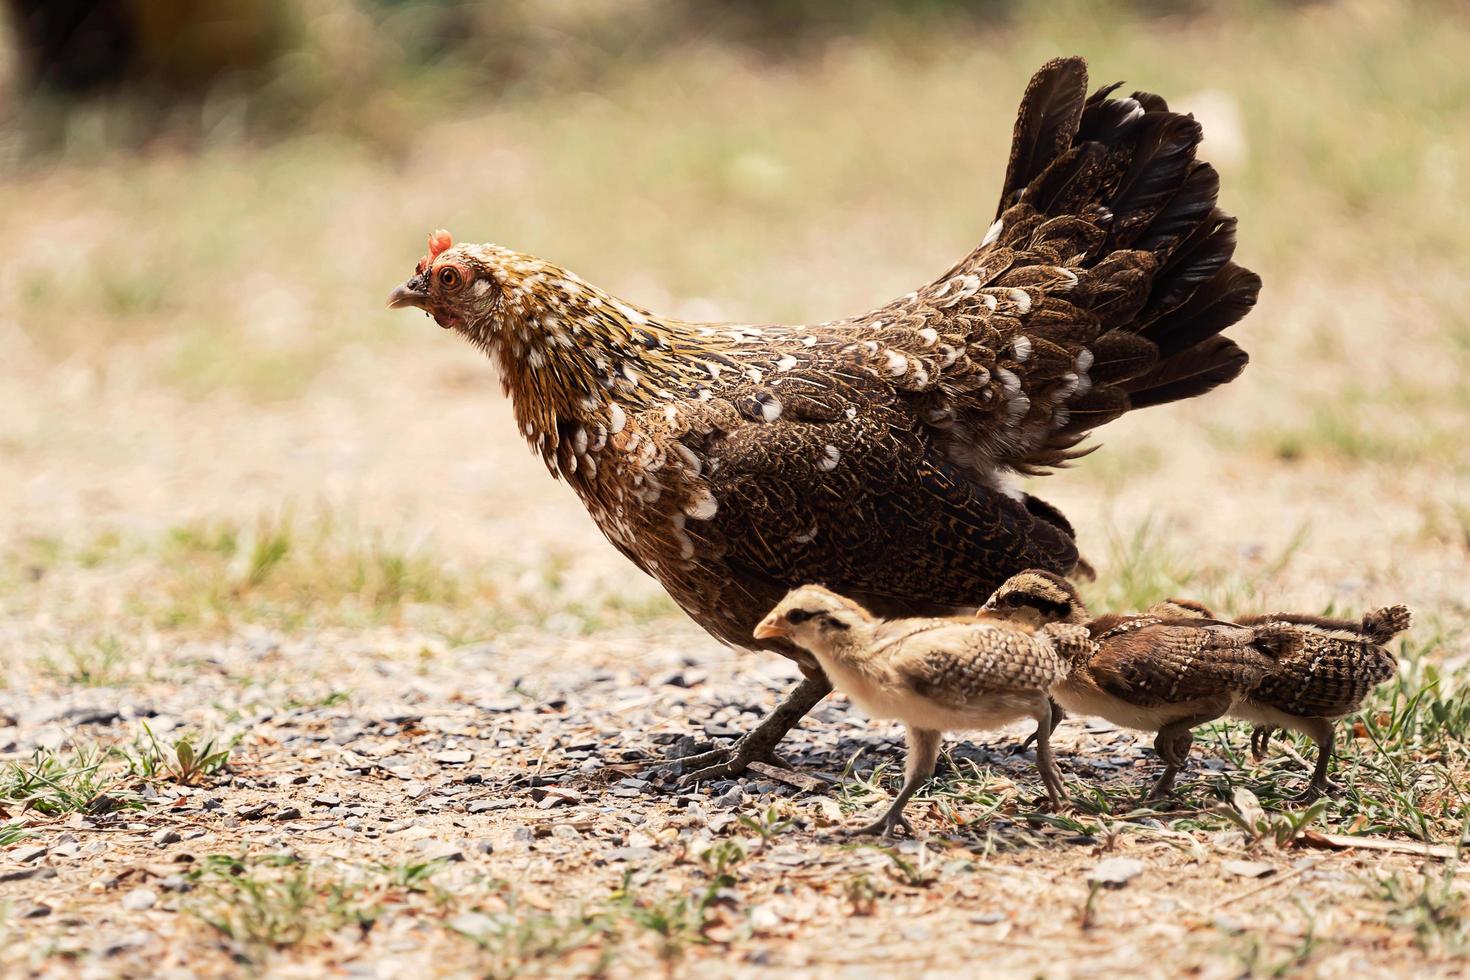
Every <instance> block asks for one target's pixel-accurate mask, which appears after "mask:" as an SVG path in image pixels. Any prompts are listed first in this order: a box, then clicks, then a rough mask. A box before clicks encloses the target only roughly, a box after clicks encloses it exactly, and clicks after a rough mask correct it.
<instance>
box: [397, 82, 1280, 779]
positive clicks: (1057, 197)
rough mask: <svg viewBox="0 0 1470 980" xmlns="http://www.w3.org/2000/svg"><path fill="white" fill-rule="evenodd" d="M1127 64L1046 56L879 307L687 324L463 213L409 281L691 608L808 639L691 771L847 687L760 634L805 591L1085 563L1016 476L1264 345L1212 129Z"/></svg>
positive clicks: (596, 505) (1059, 523)
mask: <svg viewBox="0 0 1470 980" xmlns="http://www.w3.org/2000/svg"><path fill="white" fill-rule="evenodd" d="M1115 88H1116V86H1108V87H1106V88H1103V89H1100V90H1099V91H1097V92H1094V93H1093V94H1092V95H1091V96H1089V95H1088V94H1087V70H1086V65H1085V63H1084V62H1083V61H1082V59H1080V58H1065V59H1059V60H1056V61H1052V62H1050V63H1048V64H1046V65H1045V66H1043V67H1042V69H1041V70H1040V71H1039V72H1037V74H1036V76H1035V77H1034V78H1033V79H1032V80H1031V83H1030V85H1029V86H1027V89H1026V93H1025V95H1024V97H1023V98H1022V101H1021V108H1020V112H1019V114H1018V116H1017V120H1016V125H1015V137H1014V142H1013V144H1012V147H1011V153H1010V162H1009V165H1008V166H1007V168H1006V175H1005V181H1004V185H1003V186H1002V188H1001V194H1000V203H999V206H998V207H997V208H996V211H995V218H994V222H993V223H992V224H991V225H990V226H989V229H988V230H987V231H985V232H984V237H983V239H982V240H981V242H980V244H979V245H978V246H977V247H976V248H975V249H973V250H972V251H971V252H970V253H969V254H968V255H965V256H964V257H963V258H961V259H960V260H959V261H958V262H956V263H955V264H954V265H953V266H952V267H950V268H949V269H948V270H946V271H944V272H943V273H942V274H941V275H939V276H938V277H936V278H935V279H933V280H932V281H930V282H928V283H925V284H922V285H920V286H918V288H916V289H914V290H912V291H911V292H907V293H905V294H904V295H902V296H900V297H899V298H897V299H895V300H894V301H893V302H891V303H888V304H886V305H884V306H881V307H879V308H878V309H875V310H872V311H871V312H867V313H862V314H860V315H857V316H851V317H846V318H843V319H837V320H830V321H827V322H824V323H818V324H815V325H811V326H769V325H768V326H756V325H743V324H731V323H691V322H688V321H685V320H680V319H678V318H676V317H671V316H663V315H660V314H658V313H656V312H654V311H652V310H649V309H647V308H645V307H642V306H639V305H638V304H637V303H632V302H629V301H626V300H623V299H620V298H618V297H616V296H614V295H612V294H611V293H609V292H607V291H605V290H603V289H599V288H598V287H597V286H595V285H593V284H592V283H590V282H588V281H587V280H585V279H583V278H581V277H580V276H578V275H576V274H575V273H573V272H571V271H569V270H567V269H565V268H562V267H561V266H558V265H556V264H554V263H552V262H548V261H546V260H544V259H540V258H536V257H534V256H531V255H526V254H524V253H522V252H518V251H515V250H513V249H510V248H506V247H504V246H501V245H490V244H458V245H456V244H453V242H452V241H451V239H450V236H449V234H448V233H447V232H438V233H435V234H434V235H433V236H432V237H431V239H430V243H429V253H428V254H427V255H425V256H424V258H423V259H422V260H420V262H419V265H418V267H417V268H416V270H415V272H414V274H413V276H412V277H410V278H409V279H408V280H407V281H406V282H405V283H404V284H403V285H401V286H399V287H398V288H397V289H395V290H394V291H393V293H392V295H391V296H390V298H389V305H390V306H393V307H403V308H415V309H420V310H423V311H425V312H426V313H428V314H429V315H430V316H432V317H433V318H434V320H435V321H437V322H438V323H439V324H440V325H441V326H443V327H445V328H446V329H450V330H453V331H454V332H456V333H458V334H460V335H462V336H464V337H465V338H467V339H468V340H469V341H470V342H471V343H473V344H474V345H475V346H476V347H478V348H480V349H482V350H483V351H485V352H486V353H487V354H488V355H490V356H491V357H492V358H493V359H494V361H495V363H496V365H497V366H498V368H499V374H500V381H501V384H502V386H503V387H504V389H505V391H506V393H507V394H508V395H509V396H510V398H511V400H512V402H513V403H514V409H515V417H516V422H517V425H518V426H519V428H520V431H521V433H522V434H523V435H524V436H525V438H526V440H527V442H529V443H530V445H531V447H532V449H533V450H534V451H535V452H536V453H537V454H539V455H540V456H541V458H542V459H543V460H544V461H545V463H546V466H547V467H548V468H549V469H550V470H551V473H552V475H553V476H555V477H558V478H560V479H564V480H566V481H567V483H568V484H569V485H570V486H571V487H572V489H573V490H574V491H575V492H576V493H577V495H578V496H579V497H580V498H581V499H582V502H583V503H584V504H585V505H586V507H587V509H588V512H589V513H590V514H591V515H592V518H593V520H594V521H596V523H597V525H598V527H599V528H601V530H602V532H603V534H605V535H606V536H607V538H608V539H609V540H610V541H611V542H612V544H613V545H614V546H615V547H616V548H617V549H618V550H619V551H621V552H622V553H623V554H624V555H626V556H627V557H628V558H629V559H631V560H632V561H633V562H634V563H635V564H636V565H637V566H638V567H639V568H640V569H642V570H644V571H645V572H647V573H648V574H649V575H652V576H654V577H655V578H656V579H658V580H659V582H660V583H662V584H663V586H664V587H665V588H666V589H667V590H668V592H669V594H670V596H672V597H673V599H674V601H675V602H677V603H678V604H679V605H680V606H681V607H682V608H683V609H684V610H685V611H686V612H687V613H688V614H689V615H690V616H691V617H693V618H694V619H695V621H697V622H698V623H699V624H700V625H701V626H703V627H704V628H705V629H707V630H709V631H710V632H711V633H712V634H714V635H715V636H716V637H718V638H720V639H721V640H724V641H725V642H727V643H730V644H733V645H737V646H745V647H752V646H754V647H756V648H760V649H765V650H773V651H776V652H779V653H783V654H785V655H787V656H790V657H793V658H795V659H796V660H798V662H799V663H801V664H802V666H803V670H804V671H805V672H806V673H807V675H808V680H807V681H806V682H805V683H803V684H802V685H801V687H799V688H798V689H797V690H796V691H795V692H794V693H793V694H792V695H791V697H790V698H789V699H788V701H787V703H786V704H784V705H783V706H782V707H781V708H780V709H779V710H778V712H777V714H776V715H774V716H772V717H771V718H770V719H768V720H767V721H765V722H763V723H762V724H761V726H760V727H759V728H757V729H756V730H755V731H754V732H752V733H751V734H750V735H749V736H748V737H746V738H745V739H742V740H741V742H740V743H738V744H737V745H736V746H735V747H734V748H733V750H729V751H723V750H722V751H721V752H718V753H715V754H712V755H711V756H709V757H707V758H705V759H703V760H698V761H697V762H696V764H700V763H704V764H709V768H707V769H705V770H703V771H699V772H695V773H692V774H691V775H690V777H688V778H693V779H698V778H703V777H714V776H728V775H731V774H733V773H736V772H739V771H741V770H742V769H743V768H744V767H745V765H746V764H747V763H749V762H751V761H754V760H756V759H760V758H768V757H769V755H770V753H771V751H772V749H773V748H774V747H775V744H776V742H777V741H779V739H780V738H781V737H782V736H783V735H784V734H785V732H786V731H787V730H788V729H789V728H790V727H791V726H792V725H793V724H794V723H795V722H796V721H797V720H798V719H800V717H801V716H802V715H803V714H804V713H805V712H806V711H807V710H808V709H810V708H811V706H812V705H814V704H815V703H816V702H817V701H818V700H820V699H821V697H822V696H823V695H824V694H825V693H826V692H827V690H829V689H830V688H829V686H828V685H827V683H826V681H825V679H823V678H821V676H820V673H819V671H818V669H817V667H816V664H815V662H814V661H813V660H812V659H811V657H810V655H808V654H807V653H805V652H803V651H801V650H800V649H798V648H797V647H795V646H794V645H792V644H791V643H789V642H788V641H786V640H785V639H784V638H782V637H770V638H766V639H762V640H759V641H752V640H751V630H752V629H753V628H754V626H755V624H756V623H757V622H758V621H759V620H760V618H761V616H763V615H764V614H765V612H766V611H767V610H768V609H770V608H771V606H773V605H774V604H775V603H776V602H777V601H778V600H780V598H781V597H782V596H783V595H785V594H786V592H787V591H788V590H789V589H792V588H795V587H796V586H799V585H802V584H804V583H807V582H821V583H824V584H826V585H828V586H830V587H832V588H834V589H836V590H838V591H839V592H841V593H842V594H844V595H850V596H853V597H854V598H856V599H858V600H860V601H861V602H863V603H864V604H865V605H867V606H868V607H869V608H872V609H873V610H874V611H875V612H876V613H879V614H881V615H885V616H928V615H949V614H954V613H958V612H962V611H964V610H967V609H971V608H973V604H974V602H975V598H976V597H977V596H983V595H988V594H989V593H990V592H991V590H993V589H994V588H995V587H996V586H997V585H999V584H1000V583H1001V582H1002V581H1004V580H1005V578H1006V577H1007V576H1010V575H1013V574H1015V573H1016V572H1019V571H1021V570H1022V569H1025V568H1033V567H1037V568H1046V569H1050V570H1052V571H1056V572H1061V573H1066V572H1068V571H1070V570H1071V569H1072V568H1073V567H1074V566H1075V565H1076V563H1077V549H1076V545H1075V543H1074V541H1073V535H1072V528H1071V526H1070V525H1069V524H1068V523H1067V520H1066V519H1065V518H1064V517H1063V516H1062V515H1061V514H1060V513H1059V512H1058V511H1057V510H1056V509H1055V508H1053V507H1051V506H1049V505H1047V504H1046V503H1044V502H1042V501H1040V500H1037V499H1036V498H1034V497H1031V496H1029V495H1027V494H1023V493H1020V492H1019V491H1017V490H1016V489H1015V488H1014V483H1015V481H1016V478H1017V477H1018V476H1021V475H1028V474H1034V473H1040V472H1043V471H1045V470H1047V469H1049V468H1051V467H1054V466H1056V465H1058V464H1061V463H1063V462H1065V461H1067V460H1068V459H1070V458H1072V457H1074V456H1076V455H1078V454H1079V449H1078V444H1079V443H1080V442H1081V441H1082V440H1083V439H1084V438H1085V437H1086V436H1087V434H1088V433H1089V432H1090V431H1091V430H1092V429H1094V428H1096V427H1097V426H1099V425H1102V424H1103V423H1105V422H1108V421H1110V420H1112V419H1115V418H1117V417H1118V416H1120V415H1122V414H1124V413H1125V412H1127V411H1129V410H1131V409H1135V408H1142V407H1145V406H1150V405H1159V404H1163V403H1166V402H1171V401H1175V400H1178V399H1181V398H1189V397H1193V396H1195V395H1199V394H1202V393H1204V392H1206V391H1209V390H1210V389H1211V388H1214V387H1215V386H1217V385H1220V384H1224V383H1225V382H1227V381H1230V380H1231V379H1232V378H1234V377H1235V376H1236V375H1237V374H1239V373H1240V371H1241V369H1242V368H1243V367H1244V366H1245V363H1246V355H1245V353H1244V352H1243V351H1241V350H1240V348H1238V347H1237V346H1236V345H1235V344H1234V343H1232V342H1231V341H1229V340H1227V339H1226V338H1225V337H1223V336H1221V335H1220V334H1221V331H1223V330H1225V329H1226V328H1227V327H1229V326H1230V325H1231V324H1233V323H1235V322H1236V321H1237V320H1239V319H1240V318H1241V317H1242V316H1244V315H1245V314H1246V313H1247V312H1248V311H1249V310H1250V308H1251V306H1252V305H1253V304H1254V303H1255V300H1256V293H1257V291H1258V289H1259V287H1260V280H1259V279H1258V278H1257V277H1256V276H1255V274H1253V273H1251V272H1250V271H1248V270H1246V269H1244V268H1241V267H1240V266H1238V265H1236V264H1235V263H1233V262H1232V261H1231V256H1232V254H1233V253H1234V251H1235V219H1234V218H1232V217H1230V216H1229V215H1227V214H1225V213H1224V212H1223V211H1221V210H1220V209H1219V208H1218V207H1216V203H1215V202H1216V196H1217V193H1218V191H1219V176H1218V175H1217V174H1216V172H1215V170H1214V168H1212V167H1211V166H1210V165H1209V164H1207V163H1205V162H1203V161H1201V160H1199V159H1198V158H1197V157H1196V156H1195V151H1196V149H1197V148H1198V147H1199V144H1200V139H1201V131H1200V126H1199V124H1198V123H1197V122H1195V120H1194V119H1193V118H1191V117H1190V116H1187V115H1183V114H1180V113H1177V112H1172V111H1170V109H1169V107H1168V106H1167V105H1166V104H1165V102H1164V100H1163V99H1161V98H1160V97H1158V96H1156V95H1150V94H1148V93H1143V92H1137V93H1134V94H1133V96H1131V97H1126V98H1124V97H1115V95H1114V89H1115ZM971 122H972V123H973V124H974V125H989V124H990V123H989V122H987V121H985V120H972V121H971ZM688 761H690V760H686V762H688Z"/></svg>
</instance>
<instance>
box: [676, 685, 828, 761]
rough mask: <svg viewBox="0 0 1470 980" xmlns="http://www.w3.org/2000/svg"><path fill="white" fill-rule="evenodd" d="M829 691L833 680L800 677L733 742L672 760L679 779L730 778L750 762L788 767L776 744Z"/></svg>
mask: <svg viewBox="0 0 1470 980" xmlns="http://www.w3.org/2000/svg"><path fill="white" fill-rule="evenodd" d="M831 691H832V682H831V681H829V680H827V678H826V677H824V676H822V675H821V674H818V675H817V676H816V677H807V678H803V679H802V682H801V683H800V684H798V685H796V687H795V688H794V689H793V690H792V692H791V693H790V694H788V695H786V700H784V701H782V702H781V703H780V704H779V705H777V706H776V710H775V711H772V712H771V713H770V714H769V715H767V716H766V717H765V720H764V721H762V722H761V723H760V724H759V725H757V726H756V727H755V728H753V729H751V730H750V731H749V732H747V733H746V734H745V736H744V737H742V738H741V739H740V740H739V741H738V742H736V743H735V744H734V745H732V746H730V747H729V748H725V749H715V750H714V751H713V752H703V753H701V754H699V755H692V756H686V757H685V758H683V759H677V760H675V761H676V762H678V763H679V765H680V766H681V767H682V769H683V771H684V775H683V776H681V777H680V779H679V782H680V783H682V784H683V785H686V786H687V785H689V784H691V783H699V782H704V781H707V780H711V779H730V778H733V777H735V776H738V775H740V774H741V773H742V772H744V771H745V769H746V767H747V766H749V765H750V764H751V763H752V762H766V763H771V764H773V765H778V766H782V767H785V768H790V767H789V766H786V763H785V762H784V761H783V760H782V759H781V758H780V757H779V756H777V755H776V746H777V745H778V744H780V742H781V739H783V738H785V737H786V733H787V732H789V731H791V729H793V728H795V727H796V725H797V723H798V722H800V721H801V719H802V718H803V717H805V716H806V713H807V712H808V711H810V710H812V708H814V707H816V704H817V702H818V701H820V700H822V699H823V698H824V697H826V696H827V695H828V694H829V693H831ZM668 765H669V763H667V762H660V763H658V765H656V766H654V767H653V768H655V769H661V768H664V767H666V766H668Z"/></svg>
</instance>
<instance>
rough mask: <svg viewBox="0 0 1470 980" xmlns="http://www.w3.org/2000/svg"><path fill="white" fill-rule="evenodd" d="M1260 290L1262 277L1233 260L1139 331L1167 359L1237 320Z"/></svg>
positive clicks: (1253, 303) (1248, 307)
mask: <svg viewBox="0 0 1470 980" xmlns="http://www.w3.org/2000/svg"><path fill="white" fill-rule="evenodd" d="M1260 291H1261V277H1260V276H1258V275H1256V274H1255V273H1254V272H1252V271H1250V270H1249V269H1242V268H1241V267H1240V266H1238V265H1236V264H1235V263H1233V262H1232V263H1230V264H1229V265H1227V266H1225V267H1224V268H1223V269H1221V270H1220V271H1219V272H1218V273H1216V274H1215V275H1214V276H1213V277H1212V278H1211V279H1210V280H1209V281H1208V282H1206V283H1205V284H1204V285H1202V286H1200V287H1199V288H1198V289H1196V290H1195V291H1194V295H1192V296H1190V297H1189V299H1187V300H1185V301H1184V302H1183V303H1181V304H1179V306H1177V307H1176V308H1174V309H1173V310H1170V311H1169V312H1168V313H1166V314H1164V315H1162V316H1159V317H1157V318H1156V319H1154V321H1153V322H1152V323H1150V324H1149V325H1148V326H1147V327H1145V328H1144V329H1143V330H1142V331H1141V333H1142V335H1143V336H1144V337H1146V338H1148V339H1149V340H1152V341H1153V342H1154V343H1155V344H1157V345H1158V347H1159V357H1160V358H1162V359H1164V360H1165V361H1167V360H1168V359H1169V358H1171V357H1176V356H1178V355H1179V354H1181V353H1183V352H1185V351H1187V350H1189V349H1190V348H1191V347H1194V346H1195V345H1197V344H1201V343H1203V342H1204V341H1206V340H1208V339H1210V338H1211V337H1213V336H1215V335H1216V334H1218V333H1219V332H1220V331H1222V330H1224V329H1225V328H1226V327H1229V326H1231V325H1233V324H1235V323H1236V322H1238V321H1239V320H1240V319H1241V318H1242V317H1244V316H1245V315H1246V314H1247V313H1249V312H1250V311H1251V307H1253V306H1255V305H1256V296H1257V295H1258V294H1259V293H1260Z"/></svg>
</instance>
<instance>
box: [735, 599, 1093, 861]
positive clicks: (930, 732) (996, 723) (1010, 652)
mask: <svg viewBox="0 0 1470 980" xmlns="http://www.w3.org/2000/svg"><path fill="white" fill-rule="evenodd" d="M1071 634H1075V635H1071ZM755 636H756V638H757V639H773V638H777V637H780V638H783V639H785V640H787V641H789V642H791V643H793V644H795V645H796V646H799V647H801V648H802V649H804V650H807V651H808V652H810V653H811V654H812V656H814V657H815V658H816V659H817V662H818V663H820V664H821V666H822V670H823V672H824V673H825V674H826V675H827V677H828V679H830V680H831V682H832V686H833V687H835V688H836V689H837V690H839V691H842V692H844V693H846V694H847V696H848V697H850V698H851V699H852V700H853V702H854V703H855V704H856V705H857V706H858V707H860V708H862V709H863V710H864V711H866V712H867V713H868V714H870V715H872V716H873V717H874V718H896V719H898V720H900V721H902V722H903V723H904V724H905V725H906V726H908V756H907V759H906V761H905V765H904V784H903V789H902V790H901V791H900V792H899V794H898V797H897V798H896V799H895V800H894V801H893V804H892V806H890V807H889V808H888V812H887V813H885V814H884V815H883V816H882V817H881V818H880V819H879V820H878V821H877V822H875V823H873V824H871V825H870V826H867V827H863V828H862V829H861V830H859V831H857V833H882V834H883V835H884V836H888V835H890V834H892V833H893V832H894V830H895V828H897V827H900V826H902V827H903V828H904V829H905V830H908V831H909V832H910V833H912V832H913V828H912V827H911V826H910V824H909V822H908V820H907V819H905V817H904V815H903V810H904V807H905V805H906V804H907V803H908V801H909V798H910V797H911V796H913V795H914V791H915V790H917V789H918V788H919V787H920V786H921V785H922V784H923V783H924V782H925V780H927V779H928V778H929V777H930V776H932V775H933V774H934V764H935V762H936V761H937V759H938V757H939V742H940V739H941V737H942V736H943V733H944V732H946V731H951V730H954V729H976V728H999V727H1001V726H1003V725H1007V724H1010V723H1011V722H1013V721H1016V720H1018V719H1020V718H1034V719H1036V723H1037V732H1038V734H1039V737H1038V739H1037V746H1036V766H1037V768H1038V769H1039V770H1040V772H1041V779H1042V782H1043V783H1045V785H1046V793H1047V796H1048V797H1049V798H1050V801H1051V805H1052V806H1053V807H1058V808H1059V807H1061V806H1062V804H1063V802H1064V801H1065V799H1066V793H1065V791H1064V790H1063V788H1062V775H1061V772H1060V771H1059V770H1058V769H1057V765H1056V760H1055V759H1053V758H1052V753H1051V740H1050V737H1049V736H1050V734H1051V728H1052V725H1051V705H1050V702H1049V700H1048V699H1047V695H1046V691H1047V688H1048V687H1050V686H1051V685H1052V684H1053V683H1055V681H1056V680H1057V678H1058V677H1059V676H1060V675H1061V673H1062V670H1063V664H1064V661H1063V658H1062V656H1061V655H1059V654H1058V652H1057V650H1056V649H1055V648H1054V647H1053V644H1052V642H1051V641H1050V637H1051V636H1055V637H1056V638H1057V639H1058V640H1059V641H1061V642H1063V643H1065V642H1066V641H1067V640H1072V641H1074V642H1077V641H1080V642H1085V637H1084V636H1083V631H1081V630H1072V631H1070V634H1069V631H1068V630H1067V629H1066V628H1060V629H1054V630H1051V631H1049V632H1047V633H1043V632H1039V631H1038V630H1037V629H1036V628H1034V627H1031V626H1026V625H1022V624H1011V623H1006V622H1001V621H986V620H983V619H976V618H972V617H965V618H952V619H894V620H887V621H885V620H882V619H879V618H877V617H875V616H873V615H872V614H870V613H869V612H868V611H867V610H866V609H864V608H863V607H862V606H860V605H858V604H857V603H856V602H853V601H852V600H851V599H846V598H843V597H842V596H840V595H837V594H836V593H834V592H831V591H828V590H827V589H824V588H822V587H821V586H816V585H806V586H802V587H801V588H798V589H795V590H793V591H792V592H790V593H788V594H787V595H786V598H784V599H782V600H781V602H780V603H778V604H777V606H776V607H775V608H774V609H772V610H771V612H770V613H769V614H768V615H767V616H766V618H765V619H763V620H761V622H760V625H758V626H757V627H756V628H755Z"/></svg>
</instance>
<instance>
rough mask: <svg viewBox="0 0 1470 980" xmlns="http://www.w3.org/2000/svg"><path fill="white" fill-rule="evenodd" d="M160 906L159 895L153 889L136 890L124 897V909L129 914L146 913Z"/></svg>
mask: <svg viewBox="0 0 1470 980" xmlns="http://www.w3.org/2000/svg"><path fill="white" fill-rule="evenodd" d="M156 904H158V893H157V892H155V891H154V890H153V889H151V888H134V889H133V890H132V891H130V892H128V893H127V894H126V895H124V896H123V897H122V907H123V908H125V909H127V910H128V911H129V912H144V911H147V910H148V909H151V908H153V906H154V905H156Z"/></svg>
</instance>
